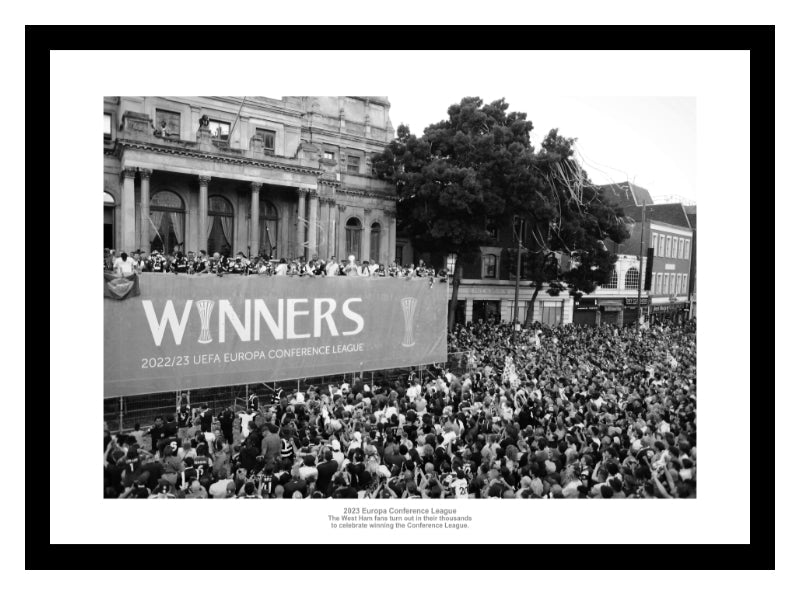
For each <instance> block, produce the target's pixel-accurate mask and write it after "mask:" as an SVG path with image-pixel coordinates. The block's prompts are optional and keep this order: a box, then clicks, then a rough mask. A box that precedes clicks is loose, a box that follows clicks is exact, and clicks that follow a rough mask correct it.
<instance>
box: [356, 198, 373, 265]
mask: <svg viewBox="0 0 800 595" xmlns="http://www.w3.org/2000/svg"><path fill="white" fill-rule="evenodd" d="M362 212H363V213H364V215H363V217H361V219H363V221H364V241H363V242H361V252H362V254H361V260H369V253H370V242H371V241H372V229H371V228H370V226H369V218H370V216H371V215H372V209H362ZM359 262H360V261H359Z"/></svg>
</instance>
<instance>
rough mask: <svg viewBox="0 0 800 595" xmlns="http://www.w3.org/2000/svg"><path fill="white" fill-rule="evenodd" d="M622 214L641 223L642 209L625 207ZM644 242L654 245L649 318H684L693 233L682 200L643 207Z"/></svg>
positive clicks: (687, 300) (686, 307)
mask: <svg viewBox="0 0 800 595" xmlns="http://www.w3.org/2000/svg"><path fill="white" fill-rule="evenodd" d="M625 213H626V214H627V215H629V216H630V217H632V218H633V219H634V220H635V221H636V222H637V223H641V220H642V210H641V208H635V207H627V208H626V209H625ZM644 217H645V224H644V225H645V238H646V239H645V242H646V243H647V244H646V245H647V247H648V248H653V263H652V268H651V270H650V291H649V294H650V311H649V314H650V318H651V320H659V319H664V318H669V319H672V320H678V319H679V318H685V317H686V316H687V315H688V311H689V274H690V272H691V266H692V265H691V263H692V254H693V250H694V239H693V237H694V234H693V231H692V227H691V224H690V223H689V219H688V217H687V215H686V211H685V210H684V206H683V205H682V204H681V203H669V204H654V205H648V206H646V207H645V215H644Z"/></svg>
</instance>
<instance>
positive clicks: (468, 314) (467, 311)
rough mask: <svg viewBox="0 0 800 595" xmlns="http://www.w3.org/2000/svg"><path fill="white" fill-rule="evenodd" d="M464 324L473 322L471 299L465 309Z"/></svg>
mask: <svg viewBox="0 0 800 595" xmlns="http://www.w3.org/2000/svg"><path fill="white" fill-rule="evenodd" d="M464 322H472V300H471V299H469V298H468V299H467V303H466V304H465V307H464Z"/></svg>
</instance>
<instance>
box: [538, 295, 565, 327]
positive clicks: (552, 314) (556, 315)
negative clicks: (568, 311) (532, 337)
mask: <svg viewBox="0 0 800 595" xmlns="http://www.w3.org/2000/svg"><path fill="white" fill-rule="evenodd" d="M542 324H546V325H548V326H556V325H558V324H561V302H553V301H548V302H542Z"/></svg>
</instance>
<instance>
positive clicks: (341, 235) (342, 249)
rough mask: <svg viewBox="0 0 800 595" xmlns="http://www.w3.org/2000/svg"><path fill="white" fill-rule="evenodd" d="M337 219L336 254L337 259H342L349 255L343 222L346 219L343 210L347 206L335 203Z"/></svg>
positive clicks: (344, 222)
mask: <svg viewBox="0 0 800 595" xmlns="http://www.w3.org/2000/svg"><path fill="white" fill-rule="evenodd" d="M337 207H338V209H337V211H336V212H337V215H336V216H337V218H338V219H337V221H336V233H337V242H336V244H337V246H339V251H338V254H337V255H336V259H337V260H343V259H345V258H347V257H348V256H349V254H347V233H346V231H345V224H346V222H347V221H346V219H345V217H344V211H345V209H346V208H347V207H346V206H345V205H337Z"/></svg>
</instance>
